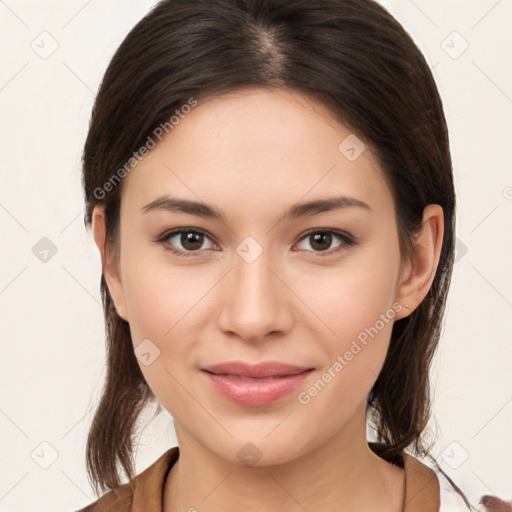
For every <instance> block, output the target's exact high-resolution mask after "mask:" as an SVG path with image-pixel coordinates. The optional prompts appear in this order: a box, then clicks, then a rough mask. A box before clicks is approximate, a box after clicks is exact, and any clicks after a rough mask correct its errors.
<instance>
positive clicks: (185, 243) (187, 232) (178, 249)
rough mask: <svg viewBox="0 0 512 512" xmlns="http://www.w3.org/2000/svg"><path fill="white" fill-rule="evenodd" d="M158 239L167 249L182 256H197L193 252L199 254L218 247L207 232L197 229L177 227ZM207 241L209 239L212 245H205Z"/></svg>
mask: <svg viewBox="0 0 512 512" xmlns="http://www.w3.org/2000/svg"><path fill="white" fill-rule="evenodd" d="M158 241H159V242H161V243H163V244H164V247H165V249H167V250H169V251H171V252H173V253H175V254H179V255H181V256H195V254H193V253H198V255H199V254H200V253H201V252H202V250H205V249H212V248H215V247H216V246H215V244H213V243H212V242H211V241H210V239H209V237H208V236H207V235H206V233H203V232H202V231H199V230H197V229H187V228H180V229H175V230H174V231H171V232H169V233H166V234H165V235H163V236H162V237H161V238H160V239H159V240H158ZM207 241H209V243H210V245H209V246H208V245H207V247H204V244H205V242H207Z"/></svg>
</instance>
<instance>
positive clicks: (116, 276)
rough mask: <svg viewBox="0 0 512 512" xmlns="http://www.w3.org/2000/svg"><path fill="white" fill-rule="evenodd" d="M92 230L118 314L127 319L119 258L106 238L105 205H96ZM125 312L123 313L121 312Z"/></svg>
mask: <svg viewBox="0 0 512 512" xmlns="http://www.w3.org/2000/svg"><path fill="white" fill-rule="evenodd" d="M92 232H93V236H94V242H95V243H96V246H97V247H98V250H99V251H100V255H101V264H102V269H103V275H104V276H105V281H106V282H107V286H108V289H109V292H110V296H111V297H112V300H113V301H114V304H115V306H116V309H117V311H118V314H119V316H120V317H121V318H123V319H124V320H126V318H125V313H124V310H125V308H124V304H125V300H124V290H123V284H122V280H121V275H120V272H119V268H118V267H119V259H118V258H117V257H116V255H115V254H114V252H113V248H112V247H111V245H110V244H109V243H107V240H106V224H105V212H104V207H103V206H100V205H98V206H95V207H94V210H93V213H92ZM122 312H123V315H122V314H121V313H122Z"/></svg>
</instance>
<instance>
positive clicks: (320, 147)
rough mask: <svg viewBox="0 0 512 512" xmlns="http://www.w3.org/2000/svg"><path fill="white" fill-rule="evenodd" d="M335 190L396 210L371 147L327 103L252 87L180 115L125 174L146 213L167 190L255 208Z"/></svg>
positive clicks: (129, 198) (127, 192) (132, 199)
mask: <svg viewBox="0 0 512 512" xmlns="http://www.w3.org/2000/svg"><path fill="white" fill-rule="evenodd" d="M358 155H359V156H358ZM354 156H356V157H357V158H355V159H354ZM331 192H332V193H337V194H344V195H351V196H354V197H357V198H358V199H361V200H362V201H365V202H370V201H371V202H372V208H374V207H375V208H376V209H379V208H380V209H386V208H387V209H389V207H390V201H391V193H390V191H389V189H388V187H387V184H386V181H385V180H384V176H383V173H382V170H381V169H380V168H379V166H378V165H377V163H376V160H375V158H374V156H373V154H372V152H371V150H370V148H369V147H366V148H365V146H364V145H363V143H362V142H361V141H360V140H359V138H357V136H356V135H355V134H353V133H351V131H350V129H349V128H348V127H346V126H344V125H343V124H341V123H339V122H338V121H336V120H335V119H334V117H333V116H332V114H331V113H330V111H329V110H328V108H327V107H325V106H324V105H323V104H321V103H318V102H317V101H315V100H314V99H312V98H311V97H309V96H306V95H304V94H302V93H299V92H297V91H292V90H282V89H279V90H269V89H259V88H246V89H244V90H240V91H236V92H232V93H229V94H225V95H221V96H216V97H212V98H210V99H208V100H206V101H203V102H199V104H198V105H197V106H195V107H193V108H192V109H191V111H190V112H189V113H187V114H186V115H183V114H182V115H181V116H180V117H179V122H177V123H176V124H175V125H174V126H173V128H172V129H171V130H170V131H169V133H168V134H166V135H164V137H163V139H162V141H161V142H159V143H158V144H157V146H156V147H155V148H154V149H152V150H151V151H150V152H149V154H148V155H147V156H145V157H144V158H143V159H142V161H141V162H140V163H139V164H138V165H137V166H136V167H135V168H134V169H133V170H132V171H131V172H130V173H129V175H127V183H125V187H124V189H123V201H122V202H123V203H125V205H126V206H127V207H130V209H133V208H137V209H138V210H140V208H142V206H144V205H146V204H147V203H148V202H150V201H151V200H154V199H155V198H156V197H157V196H159V195H162V194H164V193H168V194H172V195H177V196H181V197H186V198H188V199H193V200H203V201H204V202H208V203H214V204H219V205H220V207H221V208H222V209H223V210H224V206H225V207H226V208H225V209H226V210H227V209H228V208H229V207H230V208H237V209H247V210H248V211H249V210H251V209H252V210H253V212H254V209H257V210H262V209H266V208H272V205H274V204H276V205H277V204H281V203H292V202H297V201H299V200H300V199H301V198H302V197H303V198H304V199H309V198H313V197H318V196H326V195H329V193H331Z"/></svg>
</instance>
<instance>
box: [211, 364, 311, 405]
mask: <svg viewBox="0 0 512 512" xmlns="http://www.w3.org/2000/svg"><path fill="white" fill-rule="evenodd" d="M313 370H314V368H310V367H306V366H296V365H290V364H285V363H280V362H276V361H269V362H264V363H259V364H255V365H251V364H247V363H244V362H242V361H231V362H227V363H222V364H218V365H213V366H208V367H206V368H202V369H201V373H202V374H203V375H205V377H206V378H207V380H208V382H209V383H210V384H211V385H212V387H213V388H214V389H215V390H216V391H217V392H219V393H220V394H221V395H223V396H224V397H225V398H228V399H229V400H231V401H233V402H236V403H238V404H241V405H247V406H253V407H255V406H263V405H267V404H269V403H271V402H274V401H275V400H278V399H279V398H281V397H283V396H285V395H287V394H288V393H290V392H291V391H292V390H293V389H295V388H296V387H297V386H299V385H300V384H301V383H302V382H303V381H304V380H305V379H306V378H307V377H308V376H309V374H310V373H311V372H312V371H313Z"/></svg>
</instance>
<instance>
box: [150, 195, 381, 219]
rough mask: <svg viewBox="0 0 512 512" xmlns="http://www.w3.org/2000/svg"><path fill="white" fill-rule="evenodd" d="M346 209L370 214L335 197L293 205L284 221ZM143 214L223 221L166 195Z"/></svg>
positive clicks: (206, 208)
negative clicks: (159, 212) (179, 214)
mask: <svg viewBox="0 0 512 512" xmlns="http://www.w3.org/2000/svg"><path fill="white" fill-rule="evenodd" d="M346 208H361V209H364V210H367V211H368V212H371V211H372V209H371V208H370V206H369V205H368V204H366V203H365V202H363V201H361V200H359V199H356V198H355V197H348V196H335V197H330V198H326V199H315V200H313V201H308V202H305V203H298V204H295V205H293V206H292V207H291V208H290V209H289V210H288V211H287V212H286V213H285V214H284V217H283V219H284V220H293V219H297V218H300V217H305V216H311V215H318V214H320V213H324V212H329V211H334V210H344V209H346ZM142 210H143V213H147V212H150V211H155V210H164V211H168V212H182V213H188V214H189V215H197V216H199V217H209V218H213V219H218V220H223V218H224V215H223V213H222V211H221V210H219V209H217V208H215V207H214V206H211V205H208V204H206V203H202V202H198V201H190V200H187V199H178V198H173V197H170V196H168V195H165V196H160V197H158V198H157V199H155V200H154V201H151V202H150V203H148V204H147V205H146V206H143V207H142Z"/></svg>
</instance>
